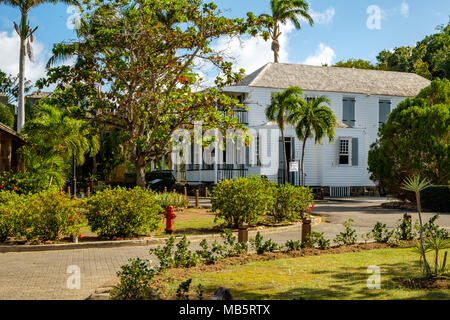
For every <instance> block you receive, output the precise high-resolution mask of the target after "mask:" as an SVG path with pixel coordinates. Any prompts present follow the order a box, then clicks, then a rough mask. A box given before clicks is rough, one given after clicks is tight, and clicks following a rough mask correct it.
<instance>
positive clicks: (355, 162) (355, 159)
mask: <svg viewBox="0 0 450 320" xmlns="http://www.w3.org/2000/svg"><path fill="white" fill-rule="evenodd" d="M358 143H359V140H358V138H352V166H358V153H359V149H358Z"/></svg>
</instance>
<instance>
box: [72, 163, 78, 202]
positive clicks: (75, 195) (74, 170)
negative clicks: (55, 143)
mask: <svg viewBox="0 0 450 320" xmlns="http://www.w3.org/2000/svg"><path fill="white" fill-rule="evenodd" d="M72 162H73V197H74V198H76V197H77V159H76V158H75V154H73V155H72Z"/></svg>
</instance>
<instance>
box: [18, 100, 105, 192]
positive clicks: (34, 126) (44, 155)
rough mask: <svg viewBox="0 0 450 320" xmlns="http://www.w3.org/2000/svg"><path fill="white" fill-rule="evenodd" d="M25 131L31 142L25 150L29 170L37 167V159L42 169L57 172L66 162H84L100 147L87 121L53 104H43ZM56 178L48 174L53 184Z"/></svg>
mask: <svg viewBox="0 0 450 320" xmlns="http://www.w3.org/2000/svg"><path fill="white" fill-rule="evenodd" d="M23 133H24V137H25V138H26V139H27V141H28V144H29V145H28V146H26V147H25V148H24V150H23V151H22V155H23V157H24V160H25V166H26V168H27V170H28V169H30V170H31V169H32V168H33V167H34V166H35V162H36V161H35V159H36V158H37V159H41V160H40V162H41V163H42V164H44V166H43V167H41V168H39V169H40V170H44V169H46V171H47V172H55V171H58V170H57V168H58V167H59V168H61V170H62V171H64V170H65V168H63V167H64V164H66V163H69V162H70V161H74V160H75V161H74V163H75V162H76V163H78V164H79V165H82V164H83V163H84V161H85V155H86V154H89V155H90V156H94V155H95V154H97V152H98V150H99V147H100V144H99V141H98V137H97V136H96V135H94V134H92V132H91V130H90V126H89V124H88V123H87V122H86V121H84V120H78V119H75V118H72V117H71V116H70V113H68V112H67V111H65V110H60V109H58V108H57V107H54V106H52V105H46V104H43V105H40V106H39V109H38V111H37V116H36V117H35V118H34V119H33V120H31V121H29V122H27V124H26V125H25V127H24V130H23ZM44 167H45V168H44ZM61 170H60V171H61ZM54 177H55V175H53V174H51V175H49V184H50V185H51V184H52V180H53V178H54Z"/></svg>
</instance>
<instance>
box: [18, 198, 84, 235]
mask: <svg viewBox="0 0 450 320" xmlns="http://www.w3.org/2000/svg"><path fill="white" fill-rule="evenodd" d="M82 204H83V202H81V201H77V200H74V199H71V197H70V195H68V194H65V193H59V192H57V191H54V190H48V191H43V192H40V193H37V194H33V195H29V196H27V210H26V219H25V220H26V224H27V228H26V231H25V232H24V236H25V237H26V238H27V239H28V240H40V241H46V240H57V239H58V238H60V237H62V236H68V237H72V236H74V235H75V236H76V235H78V234H79V233H80V225H82V224H83V223H84V220H85V219H84V212H83V211H82V210H83V208H82Z"/></svg>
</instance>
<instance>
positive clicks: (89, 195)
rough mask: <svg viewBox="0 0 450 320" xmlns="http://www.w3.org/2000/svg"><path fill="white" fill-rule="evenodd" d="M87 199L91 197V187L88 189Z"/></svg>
mask: <svg viewBox="0 0 450 320" xmlns="http://www.w3.org/2000/svg"><path fill="white" fill-rule="evenodd" d="M87 197H88V198H90V197H91V187H87Z"/></svg>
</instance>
